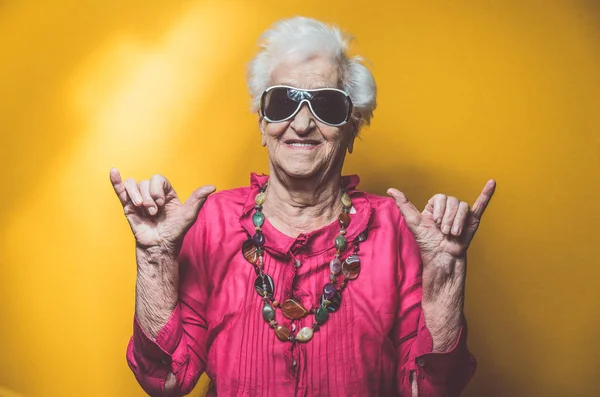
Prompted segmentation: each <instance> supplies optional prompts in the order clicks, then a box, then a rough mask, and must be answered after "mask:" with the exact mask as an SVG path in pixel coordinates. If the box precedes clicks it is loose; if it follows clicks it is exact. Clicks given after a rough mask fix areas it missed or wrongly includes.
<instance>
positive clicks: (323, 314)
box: [315, 306, 329, 324]
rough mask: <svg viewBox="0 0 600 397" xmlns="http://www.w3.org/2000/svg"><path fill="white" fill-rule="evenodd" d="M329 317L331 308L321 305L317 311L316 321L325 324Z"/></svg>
mask: <svg viewBox="0 0 600 397" xmlns="http://www.w3.org/2000/svg"><path fill="white" fill-rule="evenodd" d="M328 318H329V310H327V308H325V307H323V306H319V308H318V309H317V312H316V313H315V321H316V322H317V324H323V323H324V322H325V321H327V319H328Z"/></svg>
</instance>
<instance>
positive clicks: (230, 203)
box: [201, 186, 250, 219]
mask: <svg viewBox="0 0 600 397" xmlns="http://www.w3.org/2000/svg"><path fill="white" fill-rule="evenodd" d="M249 195H250V187H249V186H244V187H238V188H235V189H228V190H220V191H217V192H215V193H213V194H211V195H210V196H208V198H207V199H206V202H205V203H204V206H203V208H202V210H201V211H204V212H206V213H205V214H204V215H205V216H206V217H207V218H209V219H210V218H213V217H219V218H223V217H236V218H239V217H240V216H241V215H242V212H243V210H244V206H245V205H246V201H247V200H248V197H249Z"/></svg>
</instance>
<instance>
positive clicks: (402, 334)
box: [394, 218, 477, 397]
mask: <svg viewBox="0 0 600 397" xmlns="http://www.w3.org/2000/svg"><path fill="white" fill-rule="evenodd" d="M399 236H400V242H399V247H400V250H401V252H400V270H399V271H400V302H399V309H398V314H397V318H396V325H395V333H394V337H395V341H394V342H395V344H396V348H397V354H398V357H397V372H396V382H397V388H398V393H399V394H400V396H403V397H412V379H413V378H415V379H416V380H417V389H418V397H456V396H459V395H460V392H461V391H462V390H463V389H464V387H465V386H466V385H467V383H468V382H469V380H470V379H471V378H472V377H473V375H474V373H475V369H476V367H477V362H476V360H475V357H474V356H473V355H472V354H471V353H470V352H469V350H468V348H467V326H466V321H465V320H464V318H463V326H462V328H461V330H460V334H459V337H458V339H457V341H456V344H455V345H454V346H453V347H452V349H450V350H449V351H447V352H444V353H439V352H436V353H433V352H432V350H433V339H432V336H431V333H430V332H429V329H428V328H427V326H426V324H425V320H424V317H423V313H422V310H421V295H422V267H421V252H420V250H419V247H418V245H417V242H416V241H415V238H414V236H413V234H412V233H411V232H410V230H409V229H408V227H407V226H406V224H405V223H404V218H402V220H401V222H400V232H399Z"/></svg>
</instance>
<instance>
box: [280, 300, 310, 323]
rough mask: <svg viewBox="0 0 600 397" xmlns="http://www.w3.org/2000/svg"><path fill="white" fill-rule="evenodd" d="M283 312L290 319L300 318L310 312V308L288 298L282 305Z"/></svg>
mask: <svg viewBox="0 0 600 397" xmlns="http://www.w3.org/2000/svg"><path fill="white" fill-rule="evenodd" d="M281 313H282V314H283V317H285V318H289V319H290V320H300V319H301V318H303V317H304V316H306V315H307V314H308V310H306V309H305V308H304V306H302V305H301V304H300V303H298V302H296V301H295V300H293V299H288V300H286V301H285V302H283V304H282V305H281Z"/></svg>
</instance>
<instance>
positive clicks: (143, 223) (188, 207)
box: [110, 168, 215, 259]
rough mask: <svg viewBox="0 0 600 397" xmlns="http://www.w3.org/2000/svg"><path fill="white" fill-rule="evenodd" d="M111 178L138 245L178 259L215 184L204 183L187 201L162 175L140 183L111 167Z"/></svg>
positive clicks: (143, 248)
mask: <svg viewBox="0 0 600 397" xmlns="http://www.w3.org/2000/svg"><path fill="white" fill-rule="evenodd" d="M110 181H111V183H112V185H113V188H114V189H115V193H116V194H117V196H118V197H119V201H120V202H121V205H122V206H123V210H124V211H125V217H126V218H127V221H128V222H129V226H131V231H132V232H133V235H134V236H135V241H136V244H137V246H138V248H140V249H142V250H151V249H158V250H160V252H162V253H164V254H167V255H169V256H171V257H172V258H173V259H175V258H177V255H178V254H179V249H180V247H181V243H182V242H183V238H184V237H185V234H186V233H187V231H188V230H189V229H190V227H192V225H193V224H194V222H195V221H196V218H197V217H198V212H199V211H200V208H202V205H203V204H204V202H205V201H206V198H207V197H208V196H209V195H210V194H211V193H213V192H214V191H215V187H214V186H211V185H205V186H202V187H200V188H198V189H196V190H195V191H194V192H193V193H192V194H191V196H190V197H189V198H188V199H187V201H186V202H185V203H182V202H181V201H180V200H179V198H178V197H177V193H175V190H174V189H173V187H172V186H171V184H170V183H169V181H168V180H167V179H166V178H165V177H164V176H162V175H154V176H152V178H150V179H149V180H143V181H141V182H140V183H137V182H136V181H135V179H132V178H129V179H127V180H126V181H125V182H123V180H122V179H121V175H120V173H119V170H118V169H116V168H112V169H111V170H110Z"/></svg>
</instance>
